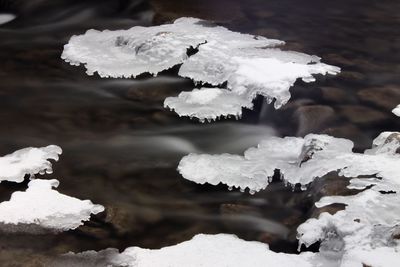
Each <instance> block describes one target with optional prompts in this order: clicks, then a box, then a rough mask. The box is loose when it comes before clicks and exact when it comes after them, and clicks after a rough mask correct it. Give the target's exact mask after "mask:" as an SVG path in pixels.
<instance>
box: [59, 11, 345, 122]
mask: <svg viewBox="0 0 400 267" xmlns="http://www.w3.org/2000/svg"><path fill="white" fill-rule="evenodd" d="M283 44H284V42H282V41H279V40H274V39H267V38H265V37H260V36H254V35H250V34H242V33H238V32H232V31H230V30H228V29H226V28H224V27H221V26H215V25H210V24H209V23H207V22H205V21H202V20H200V19H196V18H180V19H177V20H176V21H175V22H174V23H172V24H165V25H161V26H153V27H133V28H131V29H129V30H118V31H108V30H105V31H102V32H101V31H96V30H88V31H87V32H86V33H85V34H83V35H78V36H73V37H71V39H70V40H69V42H68V44H66V45H65V46H64V51H63V53H62V56H61V57H62V58H63V59H64V60H65V61H67V62H69V63H70V64H71V65H79V64H84V66H85V67H86V69H87V73H88V74H89V75H92V74H93V73H94V72H97V73H98V74H99V75H100V76H101V77H124V78H130V77H136V76H138V75H140V74H142V73H151V74H153V75H156V74H157V73H159V72H161V71H163V70H165V69H169V68H171V67H173V66H175V65H178V64H182V65H181V67H180V69H179V75H180V76H182V77H187V78H190V79H192V80H194V81H195V82H200V83H207V84H210V85H213V86H219V87H220V88H215V90H210V88H202V89H200V91H201V94H199V90H198V89H194V90H193V91H192V92H184V93H181V94H180V95H179V96H177V97H169V98H167V99H166V101H165V103H164V106H165V107H168V108H170V109H172V110H175V111H176V112H177V113H178V114H179V115H181V116H190V117H196V118H199V119H200V120H201V121H205V120H208V121H209V120H215V119H216V118H218V117H221V116H227V115H234V116H238V117H239V116H241V110H242V107H245V108H252V106H253V105H252V103H251V102H252V100H253V99H254V98H255V97H256V96H257V95H263V96H264V97H266V98H267V100H268V101H269V102H271V101H272V100H273V99H275V103H274V106H275V107H276V108H279V107H280V106H282V105H284V104H285V103H286V102H287V101H288V100H289V98H290V92H289V88H290V87H291V86H292V85H293V84H294V83H295V81H296V80H297V79H298V78H300V79H302V80H303V81H305V82H311V81H314V80H315V78H314V77H313V75H315V74H323V75H325V74H327V73H329V74H333V75H334V74H337V73H338V72H339V71H340V68H338V67H334V66H330V65H327V64H324V63H321V62H320V58H319V57H317V56H310V55H307V54H303V53H298V52H293V51H282V50H280V49H277V48H274V47H276V46H278V45H283ZM190 48H195V49H198V51H197V53H195V54H194V55H191V56H188V54H187V51H188V49H190ZM225 83H226V88H222V87H221V86H222V85H223V84H225ZM228 90H229V91H228ZM216 92H220V93H219V94H218V97H209V96H208V95H209V94H210V95H212V96H214V95H215V94H216ZM192 98H195V99H197V101H195V103H191V102H190V99H192ZM203 98H204V99H203ZM222 103H224V104H223V105H221V104H222Z"/></svg>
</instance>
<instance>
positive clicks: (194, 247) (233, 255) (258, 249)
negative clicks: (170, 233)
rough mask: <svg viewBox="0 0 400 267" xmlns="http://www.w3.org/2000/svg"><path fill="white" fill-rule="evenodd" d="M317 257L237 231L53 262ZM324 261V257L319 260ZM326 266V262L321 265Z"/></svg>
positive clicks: (234, 262)
mask: <svg viewBox="0 0 400 267" xmlns="http://www.w3.org/2000/svg"><path fill="white" fill-rule="evenodd" d="M314 257H316V256H315V255H314V254H313V253H309V252H305V253H301V254H300V255H295V254H284V253H276V252H273V251H271V250H269V248H268V245H266V244H263V243H260V242H251V241H244V240H242V239H239V238H237V237H236V236H234V235H228V234H218V235H205V234H198V235H196V236H195V237H193V239H191V240H189V241H185V242H182V243H180V244H178V245H175V246H170V247H164V248H161V249H155V250H152V249H143V248H139V247H130V248H127V249H126V250H125V251H124V252H122V253H118V251H117V250H114V249H107V250H103V251H100V252H95V251H87V252H82V253H79V254H74V253H68V254H65V255H64V256H62V257H61V259H60V260H59V261H58V262H57V263H56V264H54V266H127V267H155V266H157V267H167V266H168V267H170V266H174V267H195V266H218V267H220V266H229V267H246V266H249V267H250V266H251V267H257V266H259V267H261V266H276V267H282V266H298V267H311V266H318V265H314V264H312V263H311V262H312V261H316V260H314ZM320 263H321V264H323V261H320ZM320 266H323V265H320Z"/></svg>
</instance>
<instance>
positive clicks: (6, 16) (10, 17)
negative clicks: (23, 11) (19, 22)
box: [0, 13, 15, 25]
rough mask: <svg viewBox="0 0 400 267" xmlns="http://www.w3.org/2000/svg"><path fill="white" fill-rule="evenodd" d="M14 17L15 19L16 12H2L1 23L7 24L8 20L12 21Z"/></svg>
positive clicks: (0, 15)
mask: <svg viewBox="0 0 400 267" xmlns="http://www.w3.org/2000/svg"><path fill="white" fill-rule="evenodd" d="M13 19H15V15H14V14H8V13H3V14H0V25H1V24H6V23H7V22H10V21H12V20H13Z"/></svg>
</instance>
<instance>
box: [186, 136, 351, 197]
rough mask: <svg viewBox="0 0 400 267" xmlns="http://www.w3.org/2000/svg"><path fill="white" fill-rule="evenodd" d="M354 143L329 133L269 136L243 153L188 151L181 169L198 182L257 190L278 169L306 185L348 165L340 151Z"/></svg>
mask: <svg viewBox="0 0 400 267" xmlns="http://www.w3.org/2000/svg"><path fill="white" fill-rule="evenodd" d="M352 147H353V143H352V142H351V141H349V140H346V139H342V138H334V137H331V136H328V135H315V134H310V135H307V136H306V137H304V138H301V137H285V138H279V137H270V138H268V139H267V140H264V141H262V142H261V143H260V144H259V145H258V147H256V148H250V149H248V150H246V151H245V153H244V156H239V155H232V154H222V155H208V154H189V155H187V156H185V157H183V158H182V160H181V162H180V163H179V166H178V170H179V172H180V173H181V174H182V176H183V177H184V178H185V179H188V180H191V181H193V182H196V183H200V184H204V183H210V184H213V185H217V184H219V183H223V184H226V185H228V186H229V187H238V188H240V189H241V190H244V189H246V188H249V189H250V192H254V191H259V190H261V189H264V188H265V187H266V186H267V185H268V184H269V181H270V179H271V178H272V176H273V175H274V171H275V169H279V170H280V172H281V173H282V174H283V178H284V180H285V181H287V182H288V183H290V184H292V185H295V184H296V183H300V184H301V185H306V184H308V183H310V182H312V181H313V180H314V179H315V178H316V177H321V176H323V175H325V174H326V173H328V172H330V171H332V170H336V169H340V168H343V167H345V166H346V161H343V160H342V159H341V158H340V157H339V155H342V154H351V150H352ZM335 157H337V159H335ZM314 162H316V163H314Z"/></svg>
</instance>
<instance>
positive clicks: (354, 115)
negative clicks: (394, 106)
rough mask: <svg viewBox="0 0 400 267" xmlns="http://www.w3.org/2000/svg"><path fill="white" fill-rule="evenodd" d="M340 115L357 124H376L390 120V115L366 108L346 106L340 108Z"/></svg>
mask: <svg viewBox="0 0 400 267" xmlns="http://www.w3.org/2000/svg"><path fill="white" fill-rule="evenodd" d="M339 113H340V115H342V116H343V117H345V118H346V119H347V120H349V121H350V122H352V123H356V124H368V125H371V124H374V123H379V122H382V121H384V120H386V119H389V117H388V115H387V114H385V113H383V112H381V111H379V110H376V109H373V108H369V107H366V106H359V105H346V106H340V107H339Z"/></svg>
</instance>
